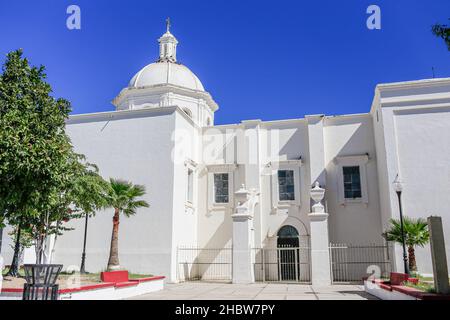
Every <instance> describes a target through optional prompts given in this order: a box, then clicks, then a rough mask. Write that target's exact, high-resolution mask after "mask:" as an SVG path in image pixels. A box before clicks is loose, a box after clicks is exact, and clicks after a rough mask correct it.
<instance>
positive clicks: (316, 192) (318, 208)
mask: <svg viewBox="0 0 450 320" xmlns="http://www.w3.org/2000/svg"><path fill="white" fill-rule="evenodd" d="M310 192H311V199H313V201H314V202H315V203H314V205H313V206H312V212H314V213H315V212H325V207H324V206H323V204H322V200H323V198H324V196H325V189H323V188H321V187H320V185H319V182H318V181H316V182H315V183H314V188H312V189H311V191H310Z"/></svg>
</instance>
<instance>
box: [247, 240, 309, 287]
mask: <svg viewBox="0 0 450 320" xmlns="http://www.w3.org/2000/svg"><path fill="white" fill-rule="evenodd" d="M310 261H311V255H310V248H309V247H280V248H273V249H267V248H256V249H254V272H255V280H256V281H264V282H266V281H267V282H269V281H277V282H301V283H310V282H311V264H310Z"/></svg>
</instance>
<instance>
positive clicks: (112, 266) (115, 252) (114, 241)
mask: <svg viewBox="0 0 450 320" xmlns="http://www.w3.org/2000/svg"><path fill="white" fill-rule="evenodd" d="M117 269H120V264H119V209H117V208H115V209H114V217H113V230H112V236H111V249H110V250H109V261H108V271H110V270H117Z"/></svg>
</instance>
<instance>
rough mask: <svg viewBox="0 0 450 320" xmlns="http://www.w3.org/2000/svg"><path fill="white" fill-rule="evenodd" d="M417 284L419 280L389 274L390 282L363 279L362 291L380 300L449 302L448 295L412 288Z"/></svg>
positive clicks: (449, 296)
mask: <svg viewBox="0 0 450 320" xmlns="http://www.w3.org/2000/svg"><path fill="white" fill-rule="evenodd" d="M406 283H409V284H415V285H417V284H419V279H417V278H409V277H408V275H406V274H403V273H394V272H393V273H391V277H390V280H388V281H386V280H380V279H365V280H364V289H365V291H366V292H367V293H370V294H371V295H374V296H376V297H378V298H380V299H382V300H450V295H442V294H437V293H431V292H426V291H423V290H419V289H417V288H415V287H413V286H410V285H405V284H406Z"/></svg>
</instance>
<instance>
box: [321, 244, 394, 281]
mask: <svg viewBox="0 0 450 320" xmlns="http://www.w3.org/2000/svg"><path fill="white" fill-rule="evenodd" d="M389 250H390V245H389V244H381V245H377V244H372V245H350V244H336V243H330V263H331V276H332V281H333V283H336V282H341V283H349V282H361V281H362V279H363V278H364V277H368V276H370V275H373V274H375V275H376V276H377V277H389V273H390V272H391V260H390V256H389Z"/></svg>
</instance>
